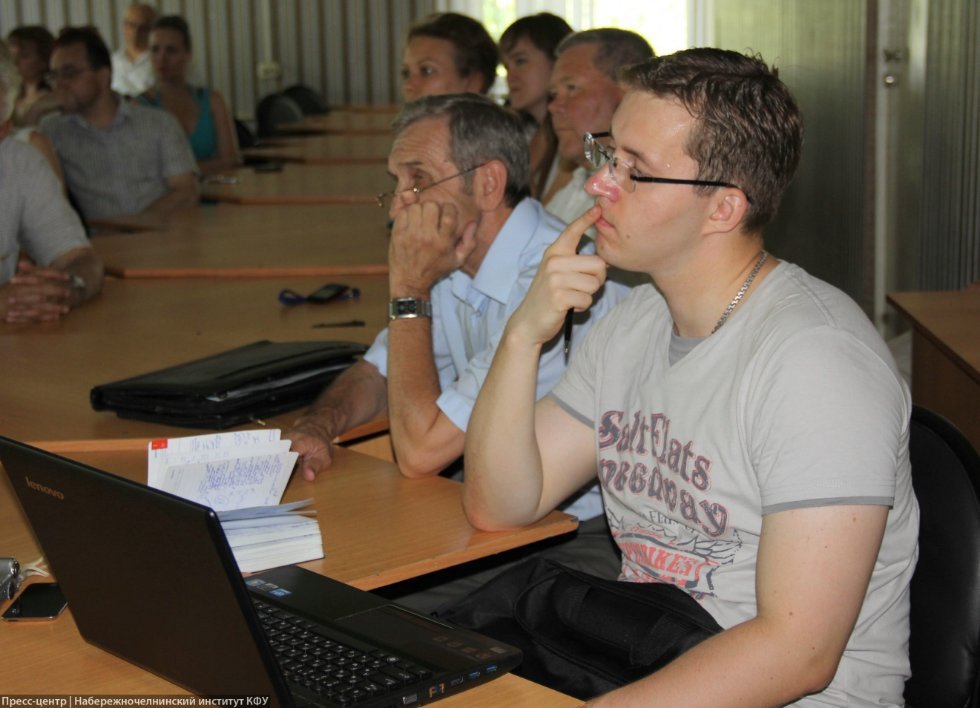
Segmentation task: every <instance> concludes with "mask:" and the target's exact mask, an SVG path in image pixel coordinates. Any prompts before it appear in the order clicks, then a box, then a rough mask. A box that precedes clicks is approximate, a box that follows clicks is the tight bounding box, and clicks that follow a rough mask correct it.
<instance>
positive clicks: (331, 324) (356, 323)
mask: <svg viewBox="0 0 980 708" xmlns="http://www.w3.org/2000/svg"><path fill="white" fill-rule="evenodd" d="M364 326H365V322H364V320H345V321H343V322H318V323H317V324H315V325H313V327H364Z"/></svg>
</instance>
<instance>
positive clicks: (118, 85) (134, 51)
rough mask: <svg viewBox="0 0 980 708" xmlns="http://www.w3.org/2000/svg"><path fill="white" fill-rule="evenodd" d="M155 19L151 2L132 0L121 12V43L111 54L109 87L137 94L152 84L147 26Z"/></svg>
mask: <svg viewBox="0 0 980 708" xmlns="http://www.w3.org/2000/svg"><path fill="white" fill-rule="evenodd" d="M156 18H157V11H156V10H154V9H153V7H152V6H151V5H146V4H143V3H133V4H132V5H130V6H129V7H127V8H126V12H125V13H124V14H123V20H122V29H123V46H121V47H119V49H117V50H116V51H115V52H113V54H112V90H113V91H115V92H116V93H120V94H122V95H123V96H138V95H140V94H141V93H143V92H144V91H146V89H148V88H149V87H150V86H151V85H152V84H153V67H152V66H151V64H150V52H149V46H150V44H149V43H150V28H151V27H152V26H153V22H154V20H156Z"/></svg>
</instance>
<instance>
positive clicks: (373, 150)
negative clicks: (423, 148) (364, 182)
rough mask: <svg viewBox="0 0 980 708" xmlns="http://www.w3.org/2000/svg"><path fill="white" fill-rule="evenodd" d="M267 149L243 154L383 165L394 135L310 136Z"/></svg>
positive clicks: (279, 141) (277, 141)
mask: <svg viewBox="0 0 980 708" xmlns="http://www.w3.org/2000/svg"><path fill="white" fill-rule="evenodd" d="M270 143H271V144H269V145H268V147H255V148H248V149H245V150H242V154H243V155H244V156H245V157H249V158H258V159H263V160H280V161H283V162H306V163H311V164H325V165H355V164H365V163H367V164H371V163H374V164H384V163H386V162H387V161H388V152H389V151H390V150H391V134H390V133H382V134H370V135H338V134H332V135H331V134H321V135H317V134H311V135H305V136H302V137H283V138H275V139H274V140H272V141H270Z"/></svg>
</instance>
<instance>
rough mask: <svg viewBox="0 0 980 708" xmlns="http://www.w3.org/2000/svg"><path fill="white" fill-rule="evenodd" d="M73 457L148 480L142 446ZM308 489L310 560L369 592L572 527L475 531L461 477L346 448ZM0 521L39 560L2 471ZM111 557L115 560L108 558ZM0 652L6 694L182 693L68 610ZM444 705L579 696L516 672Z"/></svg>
mask: <svg viewBox="0 0 980 708" xmlns="http://www.w3.org/2000/svg"><path fill="white" fill-rule="evenodd" d="M73 457H75V458H77V459H80V460H81V461H83V462H86V463H89V464H93V465H95V466H98V467H100V468H103V469H107V470H109V471H111V472H115V473H117V474H123V475H124V476H127V477H130V478H133V479H139V480H143V479H145V475H146V469H145V467H146V461H145V452H143V453H132V452H130V453H115V454H108V453H100V454H89V455H84V454H79V455H73ZM366 490H369V493H366ZM311 491H312V494H313V497H314V504H315V506H316V508H317V510H318V512H319V515H318V519H319V521H320V525H321V528H322V531H323V540H324V550H325V551H326V554H327V555H326V557H325V558H324V559H323V560H320V561H314V562H311V563H306V564H304V566H305V567H308V568H310V569H311V570H314V571H317V572H321V573H326V574H329V575H330V576H331V577H334V578H337V579H339V580H343V581H345V582H348V583H350V584H352V585H356V586H358V587H361V588H366V589H369V588H375V587H379V586H381V585H384V584H386V583H390V582H396V581H397V580H400V579H404V578H409V577H413V576H414V575H418V574H420V573H425V572H428V571H429V570H434V569H436V568H443V567H448V566H451V565H455V564H457V563H461V562H465V561H466V560H470V559H472V558H477V557H482V556H485V555H489V554H492V553H497V552H499V551H501V550H505V549H508V548H515V547H518V546H520V545H524V544H526V543H532V542H534V541H536V540H540V539H544V538H549V537H551V536H555V535H559V534H562V533H566V532H569V531H571V530H572V529H573V528H574V526H575V522H574V520H573V519H571V517H568V516H566V515H565V514H561V513H557V512H555V513H553V514H551V515H549V516H548V517H546V518H545V519H543V520H542V521H541V522H539V523H538V524H536V525H535V526H533V527H529V528H527V529H521V530H518V531H514V532H497V533H488V532H483V531H476V530H475V529H473V528H472V527H470V526H469V524H468V523H467V522H466V520H465V518H464V517H463V513H462V508H461V501H460V494H461V485H459V484H458V483H456V482H452V481H450V480H447V479H444V478H442V477H436V478H433V479H427V480H408V479H405V478H403V477H402V476H401V475H400V474H399V473H398V472H397V470H396V469H395V468H394V467H393V466H392V465H389V464H387V463H384V462H381V461H379V460H375V459H373V458H370V457H366V456H364V455H358V454H357V453H354V452H350V451H346V450H339V451H338V455H337V458H336V463H335V467H334V468H333V469H332V470H331V471H330V472H329V473H327V474H323V475H320V477H319V478H318V479H317V480H316V482H313V483H309V482H306V481H305V480H302V479H293V480H292V481H291V482H290V485H289V487H288V489H287V491H286V496H285V498H286V499H287V500H289V499H299V498H305V497H308V496H309V495H310V493H311ZM0 518H3V519H4V524H3V525H2V526H0V548H3V549H4V552H6V553H12V554H14V555H15V556H16V557H18V558H20V559H21V560H23V561H24V562H30V561H33V560H34V559H35V558H37V557H38V556H39V555H40V551H39V549H38V546H37V543H36V541H35V540H34V538H33V535H32V534H31V533H30V531H29V529H28V526H27V522H26V520H25V519H24V518H23V516H22V514H21V511H20V507H19V505H18V504H17V502H16V501H15V500H14V498H13V492H12V490H11V489H10V487H9V483H8V481H7V479H6V476H4V475H0ZM366 549H370V552H366ZM105 560H106V562H107V563H108V564H109V565H110V566H111V563H112V559H111V558H107V559H105ZM0 652H2V655H3V657H4V660H3V661H2V662H0V687H2V689H0V690H2V692H3V693H5V694H31V693H41V692H43V693H46V694H76V695H77V694H82V693H84V694H89V695H91V694H96V695H111V694H117V695H118V694H183V693H184V691H183V690H181V689H180V688H179V687H177V686H174V685H173V684H170V683H169V682H167V681H165V680H163V679H161V678H159V677H156V676H153V675H151V674H149V673H147V672H145V671H143V670H141V669H139V668H137V667H136V666H133V665H131V664H129V663H127V662H125V661H123V660H121V659H118V658H116V657H115V656H112V655H110V654H108V653H106V652H103V651H101V650H99V649H96V648H95V647H92V646H90V645H88V644H86V643H85V642H84V641H83V640H82V639H81V637H80V636H79V635H78V631H77V628H76V626H75V623H74V621H73V619H72V617H71V612H70V607H69V610H68V611H67V612H66V613H65V615H63V616H62V617H61V618H59V619H58V620H56V621H54V622H45V623H35V624H30V623H25V624H13V625H10V626H9V627H4V628H3V631H0ZM442 705H447V706H453V705H455V706H473V705H486V706H512V705H527V706H571V705H581V703H580V702H579V701H575V700H574V699H570V698H569V697H567V696H563V695H561V694H558V693H555V692H553V691H550V690H548V689H545V688H543V687H540V686H536V685H535V684H532V683H530V682H527V681H524V680H522V679H519V678H517V677H513V676H511V677H502V678H501V679H499V680H497V681H494V682H493V683H491V684H489V685H487V686H485V687H481V688H477V689H474V690H473V691H470V692H467V693H465V694H462V695H461V696H460V697H458V698H454V699H449V700H447V701H446V702H445V703H443V704H442Z"/></svg>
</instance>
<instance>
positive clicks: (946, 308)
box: [888, 289, 980, 405]
mask: <svg viewBox="0 0 980 708" xmlns="http://www.w3.org/2000/svg"><path fill="white" fill-rule="evenodd" d="M888 302H890V303H891V304H892V305H894V306H895V308H896V309H897V310H898V311H899V312H901V313H902V314H903V315H905V316H906V317H907V318H908V319H909V321H910V323H911V324H912V325H913V326H914V327H915V328H916V329H917V330H918V331H920V332H921V333H922V334H923V335H924V336H925V337H927V338H928V339H929V340H930V341H931V342H932V343H933V344H934V345H935V346H936V347H938V348H939V349H941V350H942V351H943V352H944V353H945V354H946V355H947V356H948V357H949V358H950V359H951V360H952V361H954V362H956V363H957V364H958V365H959V366H960V367H961V368H962V369H963V371H964V372H965V373H967V374H968V375H969V376H970V377H971V378H973V379H974V380H976V381H977V382H980V289H972V290H953V291H937V292H904V293H891V294H890V295H888ZM978 405H980V404H978Z"/></svg>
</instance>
